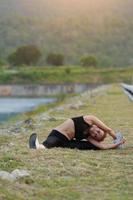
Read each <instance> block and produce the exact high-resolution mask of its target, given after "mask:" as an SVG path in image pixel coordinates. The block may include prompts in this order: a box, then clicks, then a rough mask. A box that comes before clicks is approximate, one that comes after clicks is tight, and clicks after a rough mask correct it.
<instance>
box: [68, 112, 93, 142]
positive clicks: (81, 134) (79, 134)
mask: <svg viewBox="0 0 133 200" xmlns="http://www.w3.org/2000/svg"><path fill="white" fill-rule="evenodd" d="M72 120H73V122H74V126H75V138H76V140H82V139H86V138H87V137H88V136H89V129H90V128H91V125H90V124H88V123H87V122H85V120H84V118H83V116H79V117H74V118H72Z"/></svg>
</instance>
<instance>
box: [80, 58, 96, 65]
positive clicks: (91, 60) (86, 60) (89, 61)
mask: <svg viewBox="0 0 133 200" xmlns="http://www.w3.org/2000/svg"><path fill="white" fill-rule="evenodd" d="M80 64H81V65H82V66H84V67H87V66H88V67H89V66H93V67H96V66H97V64H98V61H97V58H96V57H95V56H83V57H82V58H81V59H80Z"/></svg>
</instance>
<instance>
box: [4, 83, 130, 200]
mask: <svg viewBox="0 0 133 200" xmlns="http://www.w3.org/2000/svg"><path fill="white" fill-rule="evenodd" d="M76 98H79V99H80V101H82V102H83V103H84V106H82V107H81V108H80V109H78V110H75V109H68V108H67V109H65V110H64V111H62V110H54V111H51V112H50V113H49V115H50V116H52V117H55V119H57V120H55V121H43V120H42V121H41V122H40V121H39V120H38V116H35V115H34V116H33V119H34V120H35V126H34V131H35V132H38V136H39V140H40V141H43V140H44V139H45V138H46V136H47V135H48V133H49V131H50V130H51V129H52V128H53V127H55V126H56V125H58V124H59V123H61V122H62V121H63V120H64V118H68V117H72V116H76V115H81V114H94V115H96V116H98V117H99V118H101V119H102V120H103V121H104V122H105V123H106V124H107V125H109V126H110V127H112V128H113V129H114V130H121V131H122V132H123V134H124V136H125V137H126V140H127V142H126V145H125V149H122V150H119V149H117V150H105V151H80V150H76V149H75V150H71V149H61V148H54V149H50V150H45V151H44V150H39V151H35V150H30V149H28V138H29V135H30V134H31V133H32V131H33V130H30V129H29V130H28V131H27V132H25V131H23V130H22V132H21V134H20V135H12V137H9V138H8V136H3V137H2V138H3V139H2V140H3V142H1V148H0V157H1V161H2V162H1V165H0V166H1V170H8V171H9V172H11V171H12V170H14V169H16V168H19V169H27V170H29V171H30V176H29V177H26V178H23V179H20V180H18V181H15V182H14V183H12V182H11V183H10V182H9V181H2V180H1V181H0V199H6V200H25V199H28V200H45V199H46V200H51V199H54V200H73V199H75V200H88V199H94V200H112V199H113V200H132V197H133V191H132V186H133V175H132V174H133V173H132V172H133V159H132V154H133V144H132V143H133V142H132V141H133V134H132V133H133V123H132V119H133V103H131V102H130V101H129V100H128V98H127V97H126V96H125V94H124V93H123V91H122V89H121V88H120V87H119V86H118V85H112V86H110V87H109V88H108V89H107V90H106V91H105V92H101V93H99V94H98V95H97V96H95V97H91V98H89V96H83V95H79V96H78V97H76ZM71 101H72V99H66V100H64V103H65V104H67V103H70V102H71ZM73 101H75V100H73ZM62 105H63V104H62ZM38 115H39V114H38ZM59 117H60V119H59ZM61 117H62V118H63V119H61ZM38 124H40V125H39V126H38ZM4 138H5V139H4ZM106 142H111V138H110V137H109V138H107V141H106ZM11 144H12V145H11ZM11 162H12V164H10V163H11Z"/></svg>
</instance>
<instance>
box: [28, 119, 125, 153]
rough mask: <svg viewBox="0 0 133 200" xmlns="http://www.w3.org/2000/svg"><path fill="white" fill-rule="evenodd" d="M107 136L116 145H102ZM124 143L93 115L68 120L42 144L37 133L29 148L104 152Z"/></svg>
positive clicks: (31, 138)
mask: <svg viewBox="0 0 133 200" xmlns="http://www.w3.org/2000/svg"><path fill="white" fill-rule="evenodd" d="M107 134H109V135H110V136H111V137H112V138H113V139H114V140H116V142H115V143H114V144H103V143H102V141H103V140H104V139H105V138H106V136H107ZM124 142H125V140H124V139H123V138H122V137H121V138H120V139H119V140H117V137H116V134H115V132H114V131H113V130H112V129H111V128H109V127H108V126H106V125H105V124H104V123H103V122H102V121H100V120H99V119H98V118H97V117H95V116H92V115H85V116H79V117H74V118H72V119H68V120H66V121H65V122H64V123H62V124H60V125H59V126H57V127H56V128H54V129H53V130H52V131H51V133H50V134H49V135H48V137H47V139H46V140H45V141H44V142H43V143H42V144H39V142H38V139H37V134H36V133H33V134H32V135H31V136H30V138H29V146H30V148H33V149H45V148H53V147H64V148H72V149H74V148H77V149H81V150H91V149H93V150H100V149H102V150H103V149H115V148H117V147H119V146H120V145H122V144H124Z"/></svg>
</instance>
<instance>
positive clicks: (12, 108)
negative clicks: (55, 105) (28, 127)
mask: <svg viewBox="0 0 133 200" xmlns="http://www.w3.org/2000/svg"><path fill="white" fill-rule="evenodd" d="M54 101H56V99H55V98H0V122H3V121H6V120H7V119H9V118H10V117H11V116H13V115H16V114H20V113H24V112H27V111H31V110H34V109H35V108H36V107H37V106H39V105H42V104H43V105H44V104H48V103H52V102H54Z"/></svg>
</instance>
